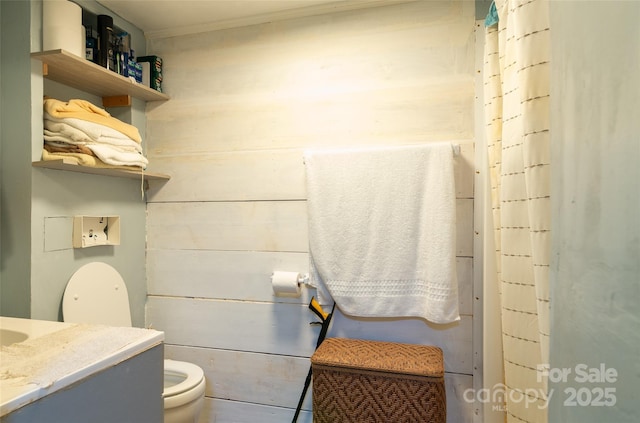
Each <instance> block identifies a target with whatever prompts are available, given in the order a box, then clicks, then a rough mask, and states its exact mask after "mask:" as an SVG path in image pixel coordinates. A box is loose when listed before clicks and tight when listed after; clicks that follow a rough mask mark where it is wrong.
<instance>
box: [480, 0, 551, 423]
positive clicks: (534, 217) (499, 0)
mask: <svg viewBox="0 0 640 423" xmlns="http://www.w3.org/2000/svg"><path fill="white" fill-rule="evenodd" d="M495 7H496V11H497V15H498V22H497V24H493V25H489V26H487V27H486V36H485V49H484V101H485V119H486V132H487V144H488V158H489V172H490V179H491V196H492V198H491V204H492V211H493V225H494V233H495V245H496V257H497V272H498V275H497V278H496V280H497V281H498V283H499V292H500V303H501V316H502V319H501V320H502V347H503V355H504V385H505V387H506V388H504V389H505V392H504V401H505V404H504V405H505V406H506V417H507V421H508V422H531V423H545V422H547V410H546V407H545V405H546V398H547V386H546V378H545V377H544V372H542V371H541V369H542V368H543V367H544V366H547V363H548V362H549V260H550V228H551V218H550V215H551V214H550V212H551V209H550V179H549V177H550V175H549V173H550V146H549V55H550V46H549V41H550V38H549V13H548V10H549V8H548V0H495ZM488 257H489V259H490V256H488Z"/></svg>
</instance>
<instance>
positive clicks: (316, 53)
mask: <svg viewBox="0 0 640 423" xmlns="http://www.w3.org/2000/svg"><path fill="white" fill-rule="evenodd" d="M474 20H475V17H474V3H473V2H469V1H445V2H435V1H419V2H412V3H402V4H394V5H390V6H384V7H377V8H371V9H366V10H359V11H351V12H343V13H335V14H330V15H321V16H314V17H307V18H298V19H292V20H288V21H281V22H273V23H269V24H263V25H255V26H250V27H244V28H236V29H228V30H221V31H214V32H209V33H202V34H196V35H189V36H180V37H172V38H163V39H154V40H151V41H150V45H149V48H148V51H149V52H150V53H151V54H157V55H158V56H160V57H162V58H163V60H164V68H163V73H164V81H163V85H164V88H165V91H166V92H167V93H168V94H169V95H170V96H171V100H170V101H168V102H166V103H159V104H156V103H152V104H149V105H148V106H147V145H148V151H147V156H148V157H149V159H150V161H151V163H152V165H151V166H150V169H153V170H158V171H162V172H166V173H169V174H171V175H172V178H171V180H170V181H168V182H166V183H164V184H159V183H155V184H152V186H151V189H150V191H149V192H148V198H149V202H148V206H147V211H148V220H147V225H148V227H147V233H148V240H147V242H148V247H147V275H148V291H149V296H148V301H147V324H148V325H152V326H153V327H154V328H156V329H160V330H163V331H165V336H166V344H167V345H166V356H167V357H169V358H174V359H178V360H186V361H191V362H194V363H197V364H198V365H200V366H201V367H202V368H203V369H204V370H205V373H206V377H207V390H206V397H207V398H206V403H205V404H206V405H205V410H204V412H203V415H202V418H201V421H202V422H214V421H215V422H217V423H231V422H233V423H243V422H255V421H259V422H261V423H271V422H273V423H282V422H286V421H290V420H291V418H292V416H293V409H294V408H295V406H296V404H297V401H298V398H299V395H300V392H301V390H302V386H303V383H304V379H305V376H306V373H307V371H308V368H309V359H308V358H309V357H310V355H311V354H312V353H313V350H314V346H315V341H316V338H317V335H318V328H317V327H315V326H310V325H309V322H311V321H314V320H315V319H314V315H313V314H312V313H311V312H310V311H309V310H308V308H307V305H308V303H309V300H310V298H311V295H313V292H312V291H310V290H305V291H304V292H303V295H302V297H301V298H293V299H290V298H280V297H274V296H273V294H272V291H271V285H270V275H271V273H272V272H273V271H274V270H286V271H299V272H308V259H309V257H308V234H307V209H306V207H307V205H306V192H305V184H304V181H305V180H304V178H305V174H304V164H303V161H302V153H303V151H304V149H306V148H321V147H332V148H336V147H342V146H344V147H346V146H366V145H376V146H380V145H385V146H391V145H405V144H417V143H427V142H434V141H444V140H451V141H453V142H456V143H458V144H460V145H461V147H462V154H461V155H460V156H458V157H457V158H456V188H457V221H458V238H457V255H458V259H457V264H458V267H457V268H458V272H459V284H460V307H461V312H462V319H461V320H460V322H458V323H455V324H450V325H444V326H438V325H432V324H428V323H426V322H424V321H422V320H420V319H393V320H392V319H386V320H385V319H377V320H366V319H354V318H350V317H347V316H344V315H342V314H341V313H340V312H339V311H338V312H336V315H335V318H334V321H333V325H332V328H331V331H330V333H329V336H346V337H354V338H356V337H357V338H366V339H378V340H389V341H399V342H411V343H417V344H434V345H438V346H440V347H441V348H442V349H443V350H444V355H445V366H446V384H447V394H448V398H447V401H448V420H449V422H451V423H458V422H460V423H462V422H471V421H472V420H473V405H472V404H467V403H466V402H464V401H463V399H462V393H463V391H464V390H465V389H467V388H471V387H472V383H473V373H474V370H473V363H472V358H473V346H472V331H473V328H472V301H473V292H472V291H473V290H472V281H473V266H472V261H473V260H472V259H473V169H474V165H473V157H474V151H473V126H474V123H473V122H474V112H473V106H474V52H475V47H474ZM310 400H311V393H309V394H308V396H307V399H306V401H305V404H304V407H303V410H304V411H303V413H302V415H301V416H300V419H299V421H300V422H301V423H302V422H305V423H310V422H311V412H310V410H311V401H310Z"/></svg>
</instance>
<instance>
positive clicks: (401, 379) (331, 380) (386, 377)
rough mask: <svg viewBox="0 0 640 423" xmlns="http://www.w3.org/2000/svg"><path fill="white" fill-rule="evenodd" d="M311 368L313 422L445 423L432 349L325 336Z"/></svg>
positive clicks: (440, 371) (439, 371)
mask: <svg viewBox="0 0 640 423" xmlns="http://www.w3.org/2000/svg"><path fill="white" fill-rule="evenodd" d="M311 366H312V370H313V421H314V423H384V422H386V423H418V422H419V423H446V397H445V390H444V365H443V359H442V350H441V349H440V348H438V347H433V346H424V345H412V344H401V343H395V342H379V341H366V340H358V339H345V338H327V339H326V340H325V341H324V342H323V343H322V344H321V345H320V347H319V348H318V349H317V350H316V352H315V353H314V354H313V356H312V357H311Z"/></svg>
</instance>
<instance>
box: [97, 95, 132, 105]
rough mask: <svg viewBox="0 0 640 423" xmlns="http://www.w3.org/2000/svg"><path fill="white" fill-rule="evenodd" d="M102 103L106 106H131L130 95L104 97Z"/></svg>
mask: <svg viewBox="0 0 640 423" xmlns="http://www.w3.org/2000/svg"><path fill="white" fill-rule="evenodd" d="M102 105H103V106H104V107H129V106H131V96H130V95H112V96H107V97H102Z"/></svg>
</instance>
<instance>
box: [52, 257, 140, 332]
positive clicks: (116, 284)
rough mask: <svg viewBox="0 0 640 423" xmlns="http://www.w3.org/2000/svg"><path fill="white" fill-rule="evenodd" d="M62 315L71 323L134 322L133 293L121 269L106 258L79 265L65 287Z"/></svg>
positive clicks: (120, 324)
mask: <svg viewBox="0 0 640 423" xmlns="http://www.w3.org/2000/svg"><path fill="white" fill-rule="evenodd" d="M62 315H63V319H64V321H65V322H71V323H87V324H97V325H109V326H131V311H130V310H129V294H128V292H127V286H126V285H125V283H124V280H123V279H122V276H120V273H118V271H117V270H116V269H114V268H113V267H111V266H109V265H108V264H106V263H102V262H93V263H89V264H85V265H84V266H82V267H81V268H79V269H78V270H77V271H76V272H75V273H74V274H73V276H71V279H69V283H67V287H66V289H65V290H64V296H63V298H62Z"/></svg>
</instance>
